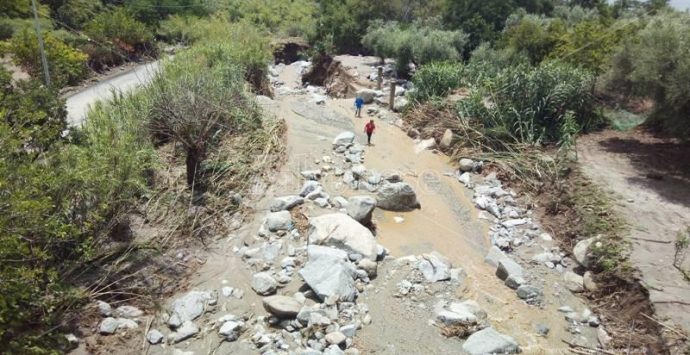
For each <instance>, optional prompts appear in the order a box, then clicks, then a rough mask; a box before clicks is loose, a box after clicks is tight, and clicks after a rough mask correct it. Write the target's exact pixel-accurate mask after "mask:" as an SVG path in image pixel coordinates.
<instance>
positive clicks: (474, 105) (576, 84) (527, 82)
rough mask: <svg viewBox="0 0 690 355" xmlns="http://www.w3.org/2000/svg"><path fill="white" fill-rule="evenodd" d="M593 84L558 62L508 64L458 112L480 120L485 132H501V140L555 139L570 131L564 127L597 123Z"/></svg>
mask: <svg viewBox="0 0 690 355" xmlns="http://www.w3.org/2000/svg"><path fill="white" fill-rule="evenodd" d="M593 85H594V76H593V75H592V74H591V73H590V72H588V71H586V70H583V69H579V68H576V67H573V66H570V65H567V64H563V63H558V62H550V63H543V64H541V65H539V66H538V67H534V68H531V67H528V66H524V65H520V66H515V67H509V68H506V69H504V70H503V71H501V72H499V73H498V75H497V76H496V77H495V78H493V79H492V80H489V81H487V82H484V83H483V85H482V86H481V87H480V88H478V90H477V92H476V93H475V94H474V95H473V96H472V97H470V98H469V99H467V100H464V101H461V102H460V103H459V110H460V114H461V116H462V117H473V118H476V119H479V120H481V121H482V123H483V124H484V126H485V127H486V128H487V130H489V131H495V132H500V134H503V135H505V134H507V136H503V137H502V138H501V139H504V140H514V141H517V142H525V143H558V142H560V141H561V138H562V136H563V134H565V133H568V134H571V133H572V129H571V128H570V127H567V126H566V127H564V125H571V126H572V125H573V124H574V125H576V127H577V129H576V131H582V130H585V131H586V130H588V129H591V128H593V127H595V126H596V125H597V124H599V120H598V116H597V115H596V114H595V112H594V97H593V95H592V89H593ZM568 120H572V122H568ZM509 137H510V138H509Z"/></svg>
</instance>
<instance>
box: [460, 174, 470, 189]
mask: <svg viewBox="0 0 690 355" xmlns="http://www.w3.org/2000/svg"><path fill="white" fill-rule="evenodd" d="M458 181H460V182H461V183H463V185H465V186H468V187H469V186H470V184H471V183H472V177H471V176H470V173H467V172H465V173H462V174H460V176H458Z"/></svg>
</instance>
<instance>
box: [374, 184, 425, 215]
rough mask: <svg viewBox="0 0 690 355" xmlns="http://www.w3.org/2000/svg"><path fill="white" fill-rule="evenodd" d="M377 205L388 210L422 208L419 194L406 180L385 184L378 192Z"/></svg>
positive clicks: (402, 210)
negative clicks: (418, 198) (418, 197)
mask: <svg viewBox="0 0 690 355" xmlns="http://www.w3.org/2000/svg"><path fill="white" fill-rule="evenodd" d="M376 205H377V207H379V208H381V209H384V210H388V211H400V212H404V211H412V210H414V209H418V208H421V206H420V204H419V202H418V201H417V195H416V194H415V192H414V190H413V189H412V187H411V186H410V185H408V184H407V183H404V182H396V183H389V184H385V185H383V186H382V187H381V188H380V189H379V192H378V194H377V204H376Z"/></svg>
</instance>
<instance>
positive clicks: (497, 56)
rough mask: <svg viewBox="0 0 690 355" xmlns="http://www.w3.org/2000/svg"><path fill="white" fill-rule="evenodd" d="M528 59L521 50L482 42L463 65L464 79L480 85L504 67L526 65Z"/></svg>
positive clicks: (528, 61) (491, 78)
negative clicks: (495, 46)
mask: <svg viewBox="0 0 690 355" xmlns="http://www.w3.org/2000/svg"><path fill="white" fill-rule="evenodd" d="M529 63H530V59H529V57H527V55H526V54H525V53H524V52H523V51H516V50H515V49H514V48H512V47H508V48H501V49H495V48H492V47H491V44H489V43H488V42H485V43H482V44H481V45H479V47H477V48H476V49H475V50H474V51H472V56H471V57H470V60H469V62H468V63H467V65H466V66H465V81H466V82H467V83H469V84H472V85H481V83H483V82H484V81H488V80H493V78H495V77H496V75H498V73H499V72H500V71H502V70H503V69H505V68H508V67H512V66H517V65H527V66H529Z"/></svg>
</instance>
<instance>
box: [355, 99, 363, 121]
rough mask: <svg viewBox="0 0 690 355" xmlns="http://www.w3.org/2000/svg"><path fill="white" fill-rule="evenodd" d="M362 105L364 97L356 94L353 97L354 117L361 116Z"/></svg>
mask: <svg viewBox="0 0 690 355" xmlns="http://www.w3.org/2000/svg"><path fill="white" fill-rule="evenodd" d="M362 106H364V99H363V98H362V97H361V96H357V98H356V99H355V117H362Z"/></svg>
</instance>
